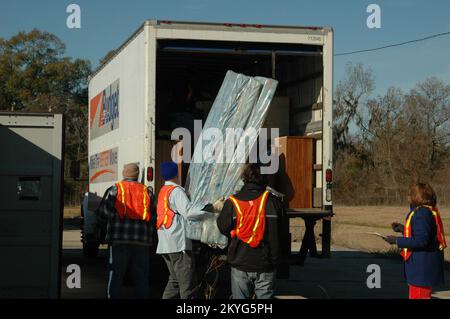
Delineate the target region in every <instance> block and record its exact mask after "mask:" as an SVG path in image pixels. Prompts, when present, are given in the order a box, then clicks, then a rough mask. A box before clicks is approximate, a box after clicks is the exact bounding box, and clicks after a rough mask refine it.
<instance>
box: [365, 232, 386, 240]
mask: <svg viewBox="0 0 450 319" xmlns="http://www.w3.org/2000/svg"><path fill="white" fill-rule="evenodd" d="M367 234H368V235H374V236H377V237H380V238H382V239H386V236H384V235H381V234H380V233H377V232H368V233H367Z"/></svg>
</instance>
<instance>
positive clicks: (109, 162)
mask: <svg viewBox="0 0 450 319" xmlns="http://www.w3.org/2000/svg"><path fill="white" fill-rule="evenodd" d="M118 152H119V151H118V148H117V147H115V148H113V149H110V150H107V151H104V152H101V153H97V154H94V155H91V156H90V157H89V183H104V182H113V181H116V180H117V163H118V161H117V156H118Z"/></svg>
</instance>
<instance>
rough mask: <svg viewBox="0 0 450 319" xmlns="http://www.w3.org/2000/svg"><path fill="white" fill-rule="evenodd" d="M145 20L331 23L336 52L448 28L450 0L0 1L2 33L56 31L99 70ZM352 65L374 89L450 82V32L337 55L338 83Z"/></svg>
mask: <svg viewBox="0 0 450 319" xmlns="http://www.w3.org/2000/svg"><path fill="white" fill-rule="evenodd" d="M70 3H76V4H78V5H80V7H81V23H82V28H81V29H68V28H67V27H66V18H67V16H68V14H67V13H66V7H67V5H69V4H70ZM371 3H376V4H378V5H379V6H380V7H381V24H382V25H381V26H382V28H381V29H369V28H367V26H366V19H367V17H368V15H369V13H367V12H366V8H367V6H368V5H369V4H371ZM145 19H163V20H187V21H210V22H236V23H256V24H283V25H318V26H331V27H333V29H334V31H335V53H340V52H347V51H353V50H359V49H366V48H372V47H378V46H382V45H385V44H390V43H396V42H402V41H407V40H411V39H415V38H420V37H424V36H427V35H431V34H435V33H441V32H448V31H450V1H448V0H430V1H425V0H390V1H381V0H370V1H365V0H345V1H336V0H334V1H333V0H329V1H325V0H322V1H321V0H314V1H312V0H311V1H300V0H297V1H295V0H278V1H274V0H272V1H267V0H259V1H256V0H240V1H236V0H226V1H225V0H185V1H182V0H165V1H150V0H147V1H144V0H134V1H133V0H128V1H114V0H109V1H107V0H71V1H64V0H54V1H50V0H39V1H32V0H28V1H25V0H14V1H13V0H10V1H5V0H0V37H3V38H9V37H10V36H12V35H14V34H16V33H17V32H19V31H22V30H25V31H29V30H31V29H33V28H39V29H42V30H46V31H49V32H52V33H54V34H56V35H57V36H58V37H60V38H61V39H62V40H63V41H64V42H65V43H66V46H67V54H68V55H69V56H72V57H77V58H85V59H89V60H90V61H91V62H92V65H93V66H94V67H95V66H96V65H98V61H99V59H100V58H102V57H103V56H104V55H105V54H106V53H107V52H108V51H109V50H111V49H113V48H115V47H117V46H119V45H120V44H121V43H122V42H123V41H124V40H125V39H126V38H127V37H128V36H129V35H131V33H132V32H133V31H135V30H136V29H137V28H138V27H139V26H140V25H141V24H142V22H143V21H144V20H145ZM348 62H353V63H358V62H362V63H363V64H364V65H366V66H368V67H370V68H372V70H373V71H374V75H375V79H376V90H375V94H381V93H384V92H385V90H386V89H387V88H388V87H389V86H397V87H400V88H401V89H403V90H408V89H410V88H411V87H412V86H414V84H415V83H417V82H418V81H422V80H424V79H425V78H426V77H429V76H437V77H439V78H441V79H443V80H444V81H446V82H447V83H450V36H444V37H440V38H435V39H431V40H428V41H424V42H420V43H416V44H411V45H405V46H402V47H396V48H390V49H385V50H382V51H375V52H369V53H362V54H355V55H350V56H343V57H336V58H335V83H337V82H338V81H339V80H340V79H341V78H342V77H343V76H344V70H345V65H346V63H348Z"/></svg>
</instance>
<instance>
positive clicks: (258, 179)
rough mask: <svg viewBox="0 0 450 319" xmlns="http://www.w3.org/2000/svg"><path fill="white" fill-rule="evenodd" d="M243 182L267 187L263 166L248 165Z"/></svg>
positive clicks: (244, 171) (244, 170) (243, 175)
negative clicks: (262, 172) (262, 171)
mask: <svg viewBox="0 0 450 319" xmlns="http://www.w3.org/2000/svg"><path fill="white" fill-rule="evenodd" d="M242 181H243V182H244V184H248V183H253V184H258V185H261V186H267V184H268V182H267V175H263V174H261V165H260V164H256V163H250V164H246V165H245V166H244V169H243V171H242Z"/></svg>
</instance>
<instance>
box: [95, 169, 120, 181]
mask: <svg viewBox="0 0 450 319" xmlns="http://www.w3.org/2000/svg"><path fill="white" fill-rule="evenodd" d="M106 173H111V174H114V171H112V170H110V169H102V170H101V171H98V172H97V173H95V174H94V175H93V176H92V177H91V178H90V179H89V183H92V182H93V181H95V180H96V179H97V178H98V177H99V176H100V175H103V174H106Z"/></svg>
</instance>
